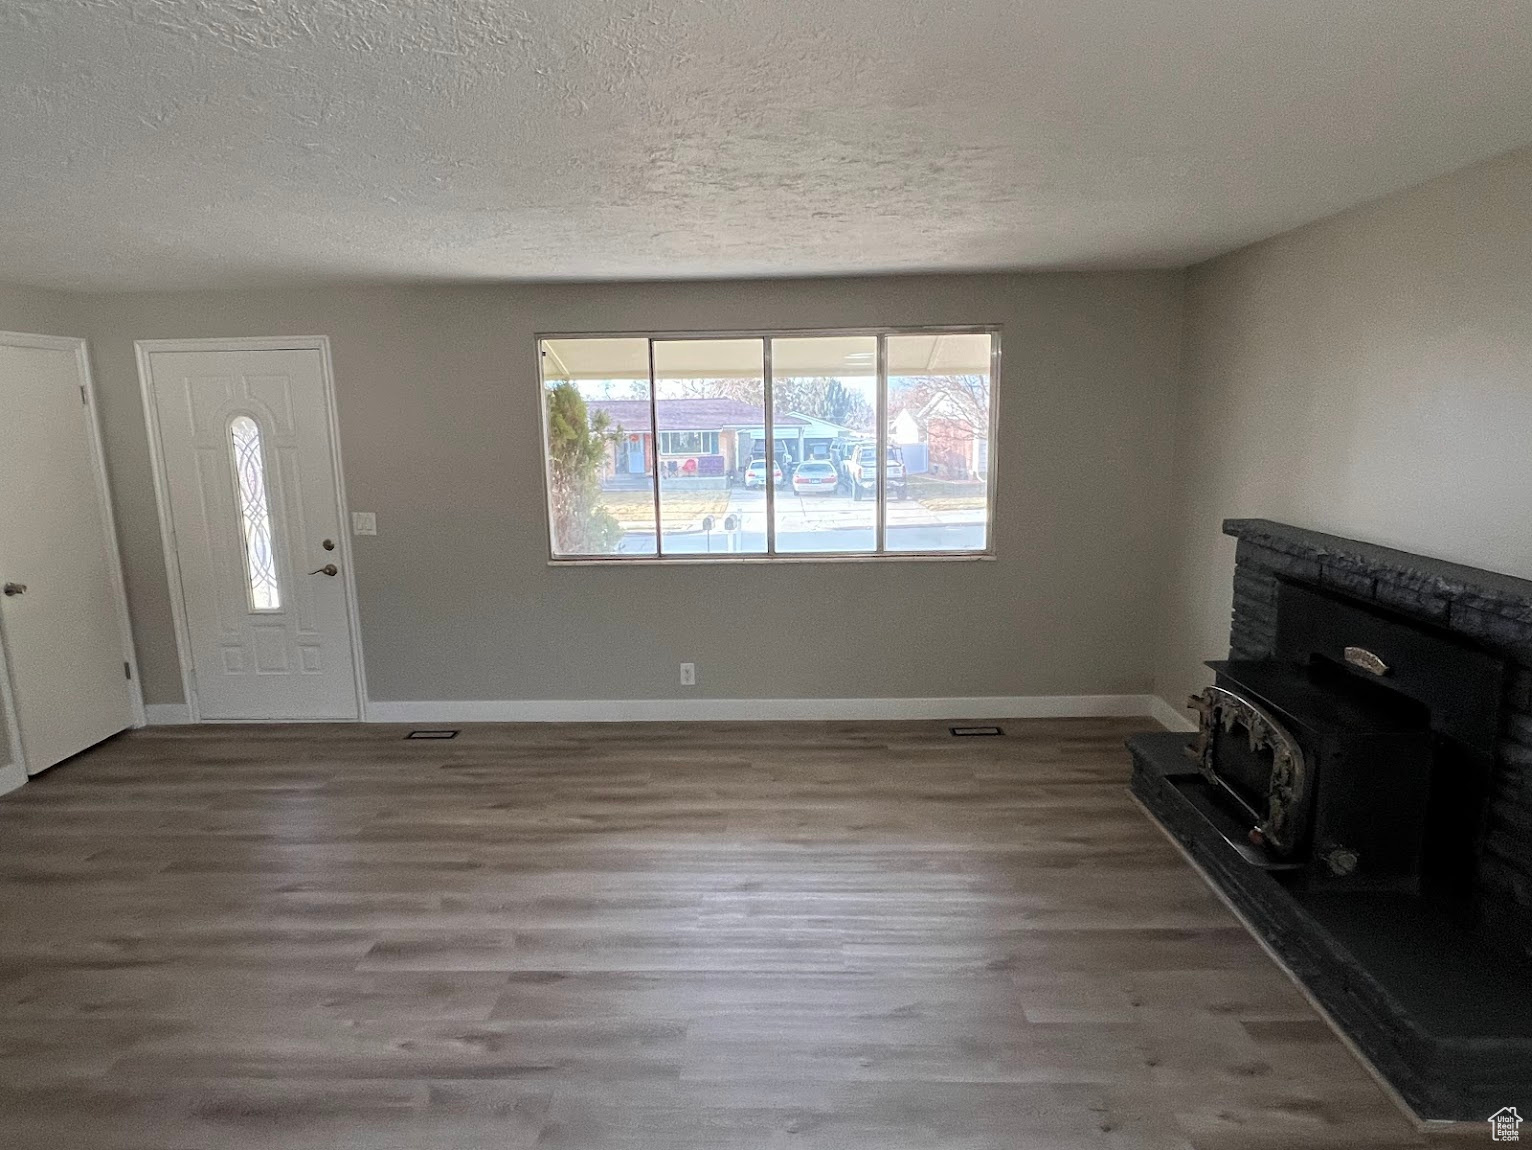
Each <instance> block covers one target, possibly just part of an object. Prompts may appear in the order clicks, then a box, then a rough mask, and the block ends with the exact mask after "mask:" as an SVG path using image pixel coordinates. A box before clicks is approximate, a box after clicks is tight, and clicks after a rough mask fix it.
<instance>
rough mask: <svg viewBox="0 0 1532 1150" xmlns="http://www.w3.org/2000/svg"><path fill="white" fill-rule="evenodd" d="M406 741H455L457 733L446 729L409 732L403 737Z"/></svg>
mask: <svg viewBox="0 0 1532 1150" xmlns="http://www.w3.org/2000/svg"><path fill="white" fill-rule="evenodd" d="M404 737H405V738H406V739H455V738H457V732H456V731H454V730H449V729H446V728H435V729H428V730H424V731H411V732H410V733H409V734H407V735H405V736H404Z"/></svg>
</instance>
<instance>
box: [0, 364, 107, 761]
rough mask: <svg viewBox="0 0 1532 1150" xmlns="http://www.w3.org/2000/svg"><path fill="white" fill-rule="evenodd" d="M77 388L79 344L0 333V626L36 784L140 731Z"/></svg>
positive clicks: (83, 403)
mask: <svg viewBox="0 0 1532 1150" xmlns="http://www.w3.org/2000/svg"><path fill="white" fill-rule="evenodd" d="M86 382H87V381H86V375H85V357H84V349H83V345H81V344H80V343H79V341H77V340H64V339H52V338H48V337H29V336H8V335H0V582H3V584H4V592H5V593H4V594H3V595H0V624H3V634H4V639H5V655H6V660H5V661H6V664H7V666H8V668H9V672H10V686H11V695H12V697H13V699H14V702H15V711H16V714H15V718H16V726H17V731H16V732H15V733H16V734H17V735H19V741H20V748H21V752H22V757H23V759H24V760H25V762H26V768H27V773H28V774H33V775H35V774H37V772H39V771H42V770H45V769H47V768H48V767H51V766H53V765H54V764H55V763H58V762H60V761H62V760H64V759H67V758H69V756H71V755H75V754H78V753H79V752H80V751H83V750H84V749H85V748H86V747H89V746H92V745H94V744H95V743H99V742H100V741H101V740H102V739H105V738H107V737H108V736H110V735H114V734H116V733H117V732H118V731H120V730H122V729H123V728H125V727H131V726H132V725H133V724H134V722H135V721H137V697H136V695H135V693H134V690H133V685H132V683H131V682H130V681H129V679H128V674H129V669H130V665H131V660H132V657H133V656H132V648H131V640H130V639H129V638H128V635H127V627H126V605H125V603H124V601H123V594H122V586H121V583H120V578H121V575H120V570H119V568H118V564H117V540H116V537H115V534H114V533H113V531H112V528H111V515H110V511H109V509H108V507H107V505H106V493H105V481H104V472H103V471H102V470H101V467H100V459H99V455H98V450H99V448H98V444H97V440H96V432H95V423H94V418H95V417H94V415H93V413H92V409H91V407H90V405H89V403H88V392H87V390H86Z"/></svg>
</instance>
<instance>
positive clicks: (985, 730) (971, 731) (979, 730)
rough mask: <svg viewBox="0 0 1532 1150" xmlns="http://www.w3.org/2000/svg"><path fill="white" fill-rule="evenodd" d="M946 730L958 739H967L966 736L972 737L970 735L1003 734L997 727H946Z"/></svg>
mask: <svg viewBox="0 0 1532 1150" xmlns="http://www.w3.org/2000/svg"><path fill="white" fill-rule="evenodd" d="M947 730H949V731H951V732H952V733H953V734H954V735H957V736H958V737H959V738H964V737H968V736H972V735H1003V734H1005V732H1004V731H1002V730H1001V729H1000V728H999V727H948V728H947Z"/></svg>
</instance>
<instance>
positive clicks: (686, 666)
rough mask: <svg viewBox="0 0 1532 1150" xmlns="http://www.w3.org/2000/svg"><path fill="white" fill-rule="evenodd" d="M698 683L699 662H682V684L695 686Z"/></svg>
mask: <svg viewBox="0 0 1532 1150" xmlns="http://www.w3.org/2000/svg"><path fill="white" fill-rule="evenodd" d="M696 685H697V664H695V663H682V664H681V686H683V687H695V686H696Z"/></svg>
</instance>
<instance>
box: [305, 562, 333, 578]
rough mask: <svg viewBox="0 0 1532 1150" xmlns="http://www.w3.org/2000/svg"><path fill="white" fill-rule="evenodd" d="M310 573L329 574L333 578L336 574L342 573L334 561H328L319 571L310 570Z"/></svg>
mask: <svg viewBox="0 0 1532 1150" xmlns="http://www.w3.org/2000/svg"><path fill="white" fill-rule="evenodd" d="M309 574H310V575H328V576H330V577H331V578H334V577H335V576H336V575H339V574H340V568H339V567H337V566H335V564H333V563H326V564H325V565H324V566H323V567H321V568H320V569H319V570H318V571H310V572H309Z"/></svg>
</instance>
